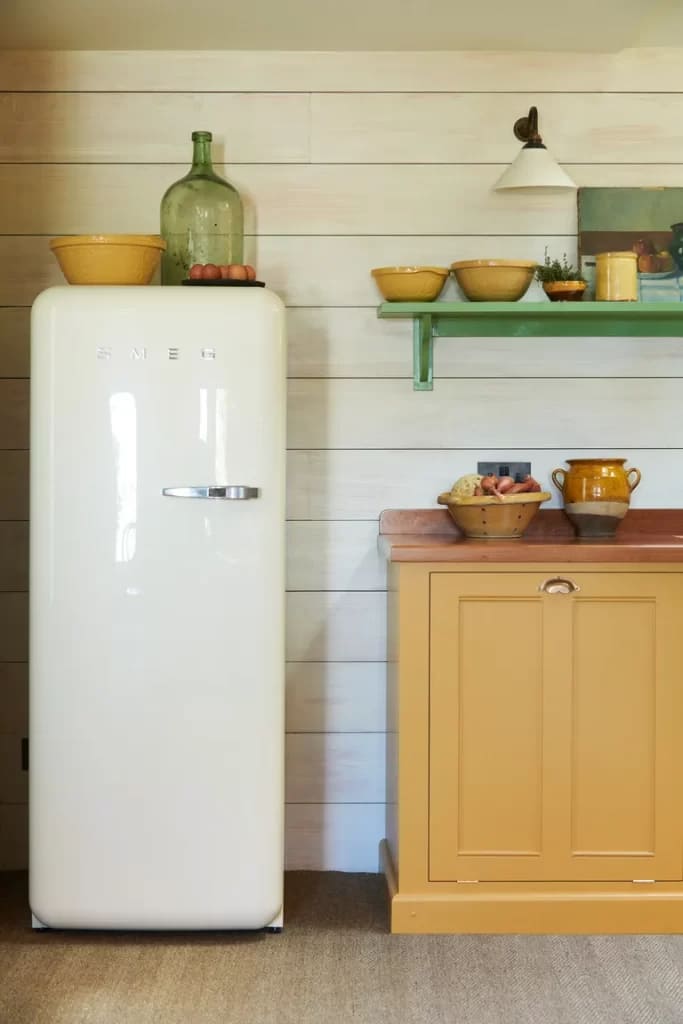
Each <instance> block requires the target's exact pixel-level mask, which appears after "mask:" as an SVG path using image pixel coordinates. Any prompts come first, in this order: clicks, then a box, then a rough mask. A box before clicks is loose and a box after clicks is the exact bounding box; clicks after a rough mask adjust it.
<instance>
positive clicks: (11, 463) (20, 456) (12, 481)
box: [0, 449, 28, 520]
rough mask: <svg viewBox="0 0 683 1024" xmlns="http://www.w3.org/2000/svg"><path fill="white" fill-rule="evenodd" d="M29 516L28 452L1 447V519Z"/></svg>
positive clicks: (25, 517)
mask: <svg viewBox="0 0 683 1024" xmlns="http://www.w3.org/2000/svg"><path fill="white" fill-rule="evenodd" d="M27 518H28V452H22V451H13V452H12V451H2V450H1V449H0V520H2V519H27Z"/></svg>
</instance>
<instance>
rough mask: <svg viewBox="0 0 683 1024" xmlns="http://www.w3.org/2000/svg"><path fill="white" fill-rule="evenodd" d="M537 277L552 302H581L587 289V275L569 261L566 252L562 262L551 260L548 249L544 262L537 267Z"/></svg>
mask: <svg viewBox="0 0 683 1024" xmlns="http://www.w3.org/2000/svg"><path fill="white" fill-rule="evenodd" d="M536 279H537V280H538V281H540V282H541V284H542V285H543V291H544V292H545V293H546V295H547V296H548V298H549V299H550V301H551V302H580V301H581V299H582V298H583V293H584V292H585V290H586V279H585V277H584V276H583V274H582V273H581V272H580V271H579V270H577V269H576V267H573V266H572V265H571V263H569V261H568V260H567V254H566V252H565V253H564V254H563V256H562V261H561V262H560V260H557V259H556V260H551V259H550V256H548V250H547V249H546V251H545V260H544V262H543V263H540V264H539V265H538V267H537V268H536Z"/></svg>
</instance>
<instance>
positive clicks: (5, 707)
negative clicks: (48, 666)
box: [0, 662, 28, 736]
mask: <svg viewBox="0 0 683 1024" xmlns="http://www.w3.org/2000/svg"><path fill="white" fill-rule="evenodd" d="M27 729H28V665H26V664H25V663H24V664H22V663H21V662H4V663H0V732H4V733H11V734H13V735H15V736H17V735H18V736H26V735H27V732H26V730H27Z"/></svg>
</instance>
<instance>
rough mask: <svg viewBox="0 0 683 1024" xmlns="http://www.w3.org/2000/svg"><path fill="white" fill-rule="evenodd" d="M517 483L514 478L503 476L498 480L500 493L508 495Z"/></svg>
mask: <svg viewBox="0 0 683 1024" xmlns="http://www.w3.org/2000/svg"><path fill="white" fill-rule="evenodd" d="M514 482H515V478H514V477H513V476H501V477H500V479H499V480H498V491H499V493H500V494H506V493H507V492H508V491H509V490H510V488H511V487H512V485H513V484H514Z"/></svg>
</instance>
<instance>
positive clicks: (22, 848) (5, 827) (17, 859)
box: [0, 804, 28, 871]
mask: <svg viewBox="0 0 683 1024" xmlns="http://www.w3.org/2000/svg"><path fill="white" fill-rule="evenodd" d="M27 865H28V805H27V804H0V871H21V870H25V869H26V867H27Z"/></svg>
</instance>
